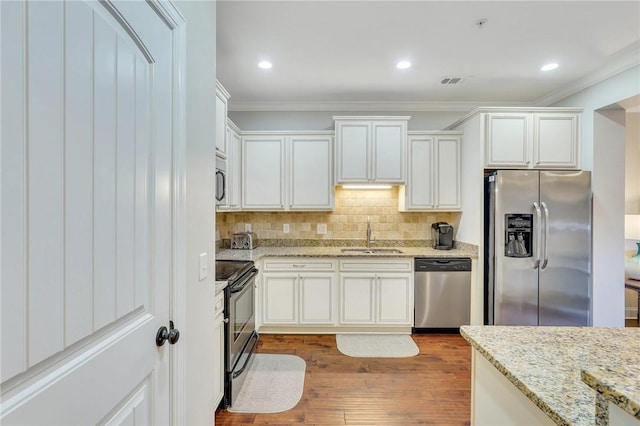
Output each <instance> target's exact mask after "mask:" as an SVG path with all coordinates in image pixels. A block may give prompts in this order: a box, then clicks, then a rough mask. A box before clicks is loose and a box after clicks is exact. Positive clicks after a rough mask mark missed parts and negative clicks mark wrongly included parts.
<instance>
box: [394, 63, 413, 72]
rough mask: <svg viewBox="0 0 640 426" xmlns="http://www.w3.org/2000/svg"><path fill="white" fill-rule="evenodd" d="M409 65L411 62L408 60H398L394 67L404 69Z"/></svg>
mask: <svg viewBox="0 0 640 426" xmlns="http://www.w3.org/2000/svg"><path fill="white" fill-rule="evenodd" d="M409 67H411V62H409V61H400V62H398V63H397V64H396V68H398V69H399V70H406V69H407V68H409Z"/></svg>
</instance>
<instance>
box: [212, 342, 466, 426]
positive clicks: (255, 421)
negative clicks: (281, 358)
mask: <svg viewBox="0 0 640 426" xmlns="http://www.w3.org/2000/svg"><path fill="white" fill-rule="evenodd" d="M413 339H414V341H415V342H416V344H417V345H418V348H419V349H420V354H419V355H417V356H415V357H411V358H352V357H348V356H346V355H343V354H341V353H340V352H339V351H338V349H337V346H336V339H335V336H334V335H261V336H260V342H259V344H258V352H259V353H274V354H276V353H282V354H295V355H298V356H299V357H301V358H303V359H304V360H305V361H306V363H307V370H306V375H305V382H304V391H303V394H302V398H301V399H300V402H299V403H298V404H297V405H296V406H295V407H294V408H292V409H291V410H289V411H286V412H284V413H276V414H237V413H229V412H227V411H226V410H218V411H216V419H215V424H216V425H274V424H278V425H287V424H308V425H310V424H314V425H408V424H428V425H468V424H469V423H470V411H471V348H470V346H469V345H468V343H467V342H466V341H465V340H464V339H463V338H462V337H461V336H460V335H457V334H455V335H454V334H416V335H413Z"/></svg>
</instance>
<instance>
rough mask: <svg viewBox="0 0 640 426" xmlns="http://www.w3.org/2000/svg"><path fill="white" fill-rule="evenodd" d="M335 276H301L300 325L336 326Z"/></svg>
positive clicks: (307, 274)
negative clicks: (334, 307) (334, 306)
mask: <svg viewBox="0 0 640 426" xmlns="http://www.w3.org/2000/svg"><path fill="white" fill-rule="evenodd" d="M334 283H335V275H334V274H321V273H318V274H313V273H305V274H300V277H299V291H300V323H301V324H331V325H332V324H334V322H335V315H334V310H333V299H334V296H333V295H334Z"/></svg>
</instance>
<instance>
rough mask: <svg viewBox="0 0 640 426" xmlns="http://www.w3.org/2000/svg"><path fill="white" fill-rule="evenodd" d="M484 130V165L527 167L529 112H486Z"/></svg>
mask: <svg viewBox="0 0 640 426" xmlns="http://www.w3.org/2000/svg"><path fill="white" fill-rule="evenodd" d="M485 131H486V133H485V163H486V167H511V168H528V167H529V164H530V162H531V161H530V158H529V151H530V145H531V136H530V134H531V131H530V128H529V114H527V113H491V114H487V116H486V129H485Z"/></svg>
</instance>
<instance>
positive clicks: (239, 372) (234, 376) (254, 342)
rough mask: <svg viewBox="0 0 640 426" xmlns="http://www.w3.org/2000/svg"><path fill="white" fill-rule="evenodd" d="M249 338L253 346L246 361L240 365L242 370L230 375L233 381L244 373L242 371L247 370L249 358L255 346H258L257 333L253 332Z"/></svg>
mask: <svg viewBox="0 0 640 426" xmlns="http://www.w3.org/2000/svg"><path fill="white" fill-rule="evenodd" d="M251 338H252V339H253V346H251V350H250V351H249V356H248V357H247V359H246V360H245V362H244V364H243V365H242V368H241V369H240V370H238V371H234V372H233V373H232V374H231V378H233V379H235V378H236V377H238V376H239V375H241V374H242V373H243V372H244V369H245V368H247V364H249V361H250V360H251V357H252V356H253V353H254V352H253V351H254V350H255V349H256V345H257V344H258V333H256V332H254V333H253V334H252V335H251Z"/></svg>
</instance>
